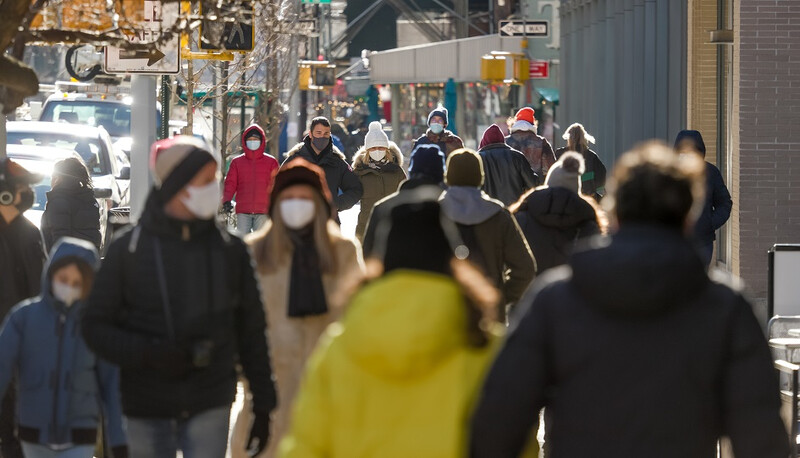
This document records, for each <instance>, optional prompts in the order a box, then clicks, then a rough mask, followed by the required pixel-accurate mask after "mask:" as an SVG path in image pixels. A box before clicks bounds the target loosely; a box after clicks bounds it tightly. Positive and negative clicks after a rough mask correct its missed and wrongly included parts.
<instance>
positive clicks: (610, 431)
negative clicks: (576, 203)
mask: <svg viewBox="0 0 800 458" xmlns="http://www.w3.org/2000/svg"><path fill="white" fill-rule="evenodd" d="M704 173H705V166H704V164H703V161H702V160H701V159H700V158H699V157H698V156H695V155H681V156H679V155H677V154H674V153H673V152H672V151H671V150H670V149H669V148H667V147H666V146H665V145H661V144H647V145H643V146H640V147H637V149H635V150H633V151H632V152H629V153H626V154H625V155H623V156H622V157H621V158H620V159H619V161H618V162H617V166H616V168H615V170H614V172H613V174H612V180H611V183H610V186H609V191H610V192H609V196H608V198H606V199H604V202H607V204H606V205H608V206H609V209H610V214H611V215H612V218H614V220H615V222H616V223H615V224H616V226H617V227H618V230H617V231H616V232H615V233H614V234H613V235H612V236H611V237H610V239H609V240H605V241H603V242H602V243H596V244H594V245H593V246H594V247H595V248H594V249H590V250H587V251H582V252H578V253H574V254H573V255H572V257H571V258H570V261H569V266H568V267H567V266H565V267H561V268H557V269H552V270H550V271H548V272H546V273H545V274H544V275H543V276H542V277H541V278H540V279H539V281H538V282H537V283H536V284H535V285H534V286H533V287H532V288H531V289H530V290H529V291H528V292H527V293H526V295H525V297H524V298H523V299H522V301H521V302H520V307H522V308H521V310H520V312H521V313H520V314H519V315H518V316H517V322H516V323H515V325H514V326H513V327H512V331H511V334H510V335H509V336H508V338H507V340H506V342H505V344H504V346H503V349H502V350H501V351H500V354H499V355H498V357H497V359H496V360H495V362H494V365H493V366H492V370H491V372H490V373H489V376H488V377H487V378H486V382H485V384H484V387H483V390H482V394H481V397H480V401H479V403H478V406H477V408H476V409H475V413H474V415H473V419H472V433H471V445H470V454H469V456H471V457H473V458H484V457H485V458H512V457H517V456H518V455H519V453H520V452H521V450H522V447H523V446H524V444H526V443H527V442H528V440H529V439H530V436H531V426H532V425H533V424H534V423H535V422H536V421H537V420H538V418H539V410H540V409H541V408H542V407H546V412H548V413H549V414H550V416H551V418H552V423H551V424H552V429H551V431H550V433H549V435H548V437H547V441H548V444H546V447H547V449H546V451H547V452H548V454H547V456H548V457H552V458H562V457H579V456H580V457H582V456H592V457H615V458H616V457H623V458H624V457H643V456H664V457H678V456H679V457H682V458H708V457H714V456H717V441H718V440H719V439H720V437H722V436H727V437H729V438H730V440H731V442H732V445H733V452H734V455H735V456H736V457H737V458H785V457H786V456H788V455H789V441H788V434H787V433H786V429H785V427H784V425H783V421H782V420H781V414H780V411H781V400H780V391H779V386H778V379H777V376H776V374H775V369H774V367H773V362H772V356H771V355H770V350H769V347H768V345H767V342H766V339H765V338H764V333H763V331H762V329H761V325H760V324H759V322H758V320H757V319H756V317H755V315H754V314H753V310H752V306H751V305H750V304H749V303H748V301H747V299H745V296H744V295H743V293H742V292H741V291H740V290H739V289H737V288H736V287H735V286H733V284H732V283H733V282H730V281H728V280H726V279H723V278H722V277H717V276H714V278H709V275H708V273H707V270H706V266H705V265H704V264H703V261H702V260H701V259H700V257H699V256H698V254H697V252H696V251H695V249H694V246H693V245H692V242H691V239H690V237H691V229H692V227H693V226H694V222H695V220H696V218H697V216H698V215H699V214H700V211H701V210H702V207H703V189H704V187H705V177H704ZM545 421H546V422H548V421H549V420H548V419H547V418H546V419H545Z"/></svg>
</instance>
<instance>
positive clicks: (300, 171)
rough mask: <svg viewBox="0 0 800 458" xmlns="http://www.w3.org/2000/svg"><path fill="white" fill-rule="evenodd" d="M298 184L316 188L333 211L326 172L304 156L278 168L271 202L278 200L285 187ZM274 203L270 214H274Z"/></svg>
mask: <svg viewBox="0 0 800 458" xmlns="http://www.w3.org/2000/svg"><path fill="white" fill-rule="evenodd" d="M296 184H305V185H308V186H311V187H312V188H314V190H315V191H317V192H318V193H319V194H320V195H321V196H322V200H324V201H325V204H327V206H328V213H329V214H330V213H331V212H332V203H331V202H332V201H333V199H332V198H331V190H330V189H329V188H328V182H327V180H326V179H325V172H324V171H323V170H322V169H321V168H319V166H316V165H314V164H312V163H310V162H308V161H307V160H305V159H303V158H297V159H294V160H292V161H291V162H289V163H287V164H285V165H284V166H283V167H281V168H280V170H278V174H277V175H275V182H274V184H273V186H272V193H271V194H270V202H277V199H278V195H280V193H281V192H283V190H284V189H286V188H288V187H290V186H294V185H296ZM273 208H275V206H274V205H270V208H269V214H270V215H272V209H273Z"/></svg>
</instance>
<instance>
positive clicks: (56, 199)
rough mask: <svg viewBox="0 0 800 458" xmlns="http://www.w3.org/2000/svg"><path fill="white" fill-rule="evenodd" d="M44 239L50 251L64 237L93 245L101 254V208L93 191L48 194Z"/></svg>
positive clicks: (61, 190) (56, 190)
mask: <svg viewBox="0 0 800 458" xmlns="http://www.w3.org/2000/svg"><path fill="white" fill-rule="evenodd" d="M42 235H43V236H44V243H45V245H46V246H47V250H48V251H49V250H50V248H52V247H53V245H54V244H55V243H56V241H58V239H60V238H61V237H67V236H69V237H76V238H79V239H82V240H86V241H89V242H91V243H93V244H94V246H95V247H96V248H97V249H98V250H99V249H100V243H101V242H102V236H101V235H100V206H99V205H98V203H97V200H96V199H95V198H94V192H92V190H91V189H89V188H81V187H56V188H54V189H53V190H52V191H50V192H48V193H47V207H45V210H44V214H43V215H42Z"/></svg>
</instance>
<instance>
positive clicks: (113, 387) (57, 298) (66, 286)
mask: <svg viewBox="0 0 800 458" xmlns="http://www.w3.org/2000/svg"><path fill="white" fill-rule="evenodd" d="M99 264H100V257H99V256H98V254H97V251H96V249H95V247H94V246H93V245H92V244H91V243H89V242H87V241H85V240H79V239H76V238H72V237H65V238H63V239H61V241H60V242H58V243H56V246H55V247H53V249H52V250H51V251H50V261H49V263H48V265H47V266H46V268H45V270H44V272H43V273H42V294H41V295H39V296H36V297H32V298H30V299H28V300H27V301H24V302H22V303H20V304H19V305H17V306H16V307H15V308H14V310H13V311H12V312H11V313H10V314H9V315H8V316H7V317H6V320H5V324H3V326H2V327H0V395H2V394H3V393H4V392H5V391H6V389H7V388H8V387H9V383H10V381H11V376H12V374H18V381H17V383H18V385H19V386H20V393H19V406H18V409H17V412H18V418H17V425H16V426H17V431H18V434H19V438H20V440H21V441H22V449H23V451H24V453H25V457H26V458H80V457H83V458H91V457H92V456H94V451H95V442H96V441H97V439H98V435H97V433H98V430H99V429H100V427H101V424H100V419H101V418H102V419H103V420H104V426H103V432H104V433H105V435H106V437H107V438H108V444H109V446H110V449H111V452H112V456H113V458H127V456H128V450H127V440H126V438H125V432H124V430H123V428H122V406H121V405H120V399H119V369H118V368H116V367H114V366H112V365H111V364H109V363H107V362H105V361H103V360H102V359H100V358H97V356H95V354H94V353H93V352H92V351H90V350H89V349H88V348H87V346H86V344H85V343H84V341H83V338H82V337H81V333H80V329H81V325H80V315H81V313H82V310H83V307H84V301H85V300H86V298H87V297H88V295H89V291H90V290H91V289H92V282H93V280H94V275H95V269H97V267H98V266H99ZM43 374H50V375H49V376H50V380H51V382H50V383H42V380H41V378H42V376H43Z"/></svg>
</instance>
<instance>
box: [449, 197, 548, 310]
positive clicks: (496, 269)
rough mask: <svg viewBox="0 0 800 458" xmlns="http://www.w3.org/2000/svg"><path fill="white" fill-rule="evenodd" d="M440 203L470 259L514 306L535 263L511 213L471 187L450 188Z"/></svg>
mask: <svg viewBox="0 0 800 458" xmlns="http://www.w3.org/2000/svg"><path fill="white" fill-rule="evenodd" d="M439 203H440V204H441V206H442V212H443V213H444V214H445V216H447V217H448V218H449V219H450V220H452V221H454V222H455V223H456V225H457V226H458V229H459V232H460V233H461V238H462V240H463V241H464V244H466V246H467V248H469V250H470V254H469V259H470V260H471V261H472V262H474V263H475V264H477V265H478V266H480V267H481V268H482V269H483V271H484V273H485V274H486V276H487V278H489V280H490V281H492V282H493V283H494V285H495V287H497V288H498V289H500V290H501V291H502V292H503V299H504V304H515V303H516V302H517V300H519V298H520V297H521V296H522V293H523V292H524V291H525V289H526V288H527V287H528V285H529V284H530V282H531V280H533V277H534V276H535V275H536V262H535V261H534V259H533V255H532V254H531V249H530V248H529V247H528V243H527V242H526V241H525V237H524V236H523V235H522V232H521V231H520V229H519V225H517V222H516V220H515V219H514V217H513V216H511V213H509V212H508V210H506V209H505V207H503V204H502V203H500V202H498V201H496V200H492V199H490V198H489V197H488V196H487V195H486V194H485V193H484V192H483V191H481V190H480V189H479V188H474V187H470V186H451V187H450V188H448V189H447V190H446V191H445V192H444V193H443V194H442V197H441V198H440V199H439Z"/></svg>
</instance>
